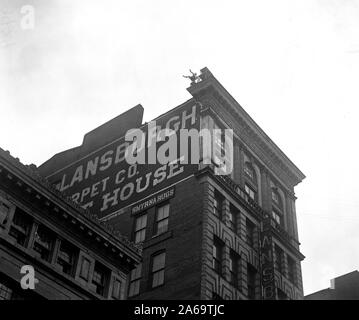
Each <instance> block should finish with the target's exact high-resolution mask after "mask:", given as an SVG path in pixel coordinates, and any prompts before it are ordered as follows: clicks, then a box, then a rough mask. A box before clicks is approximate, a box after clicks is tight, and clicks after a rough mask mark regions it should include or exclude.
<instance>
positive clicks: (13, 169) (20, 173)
mask: <svg viewBox="0 0 359 320" xmlns="http://www.w3.org/2000/svg"><path fill="white" fill-rule="evenodd" d="M0 173H3V174H4V175H5V176H6V178H8V179H10V180H14V179H17V180H18V182H17V184H18V185H19V186H21V187H23V188H24V189H25V190H26V191H27V192H28V193H30V194H33V195H34V196H35V197H36V198H37V199H38V200H40V199H43V200H44V203H45V205H46V206H50V205H51V206H53V210H54V212H55V213H56V214H58V217H59V218H60V219H63V220H68V219H70V220H71V221H72V223H73V224H78V225H79V226H80V228H81V230H87V234H89V235H91V236H92V237H94V239H96V240H97V242H100V243H102V244H103V245H104V247H106V248H109V247H112V249H111V250H112V252H114V253H115V252H116V251H117V252H118V251H120V252H119V254H120V256H122V257H124V255H126V256H127V257H128V259H131V260H133V261H135V262H137V263H138V262H139V261H140V259H141V258H140V255H141V247H139V246H137V245H135V244H133V243H132V242H131V241H129V240H128V239H127V237H125V236H123V235H121V234H120V233H119V232H118V231H116V230H115V229H114V228H113V227H112V226H111V225H110V224H108V223H106V222H103V221H99V219H98V218H97V216H96V215H95V214H92V213H90V211H89V210H86V209H83V208H82V207H80V206H79V205H78V204H77V203H75V202H74V201H72V199H71V198H69V197H67V196H65V195H64V194H63V193H62V192H60V191H59V190H57V189H56V188H55V187H54V186H53V185H52V184H50V183H49V182H48V181H47V180H46V179H44V178H43V177H42V176H40V175H39V174H38V173H37V171H36V170H35V167H34V166H33V165H31V166H26V165H24V164H22V163H21V162H20V160H19V159H17V158H14V157H12V156H11V154H10V152H8V151H4V150H3V149H1V148H0Z"/></svg>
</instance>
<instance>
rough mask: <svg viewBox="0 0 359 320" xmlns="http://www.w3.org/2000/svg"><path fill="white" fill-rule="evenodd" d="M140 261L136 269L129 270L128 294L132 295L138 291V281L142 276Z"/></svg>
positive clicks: (139, 281)
mask: <svg viewBox="0 0 359 320" xmlns="http://www.w3.org/2000/svg"><path fill="white" fill-rule="evenodd" d="M141 274H142V263H140V264H139V265H138V266H137V268H136V269H133V270H132V271H131V276H130V285H129V289H128V296H129V297H133V296H135V295H137V294H139V293H140V283H141V277H142V275H141Z"/></svg>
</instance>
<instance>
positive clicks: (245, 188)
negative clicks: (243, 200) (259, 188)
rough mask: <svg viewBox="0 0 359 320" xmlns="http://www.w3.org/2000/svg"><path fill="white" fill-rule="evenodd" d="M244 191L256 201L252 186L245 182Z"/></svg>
mask: <svg viewBox="0 0 359 320" xmlns="http://www.w3.org/2000/svg"><path fill="white" fill-rule="evenodd" d="M244 191H245V192H246V194H247V195H248V196H249V198H250V199H252V200H253V201H256V192H255V191H254V189H253V188H252V187H250V186H249V185H248V184H245V185H244Z"/></svg>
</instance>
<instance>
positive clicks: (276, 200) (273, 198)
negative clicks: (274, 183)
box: [272, 189, 282, 208]
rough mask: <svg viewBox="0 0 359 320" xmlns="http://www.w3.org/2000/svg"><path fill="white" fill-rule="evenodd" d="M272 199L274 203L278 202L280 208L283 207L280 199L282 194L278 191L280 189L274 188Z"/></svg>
mask: <svg viewBox="0 0 359 320" xmlns="http://www.w3.org/2000/svg"><path fill="white" fill-rule="evenodd" d="M272 201H273V203H274V204H276V205H277V206H278V207H279V208H281V207H282V206H281V200H280V195H279V193H278V191H276V190H274V189H272Z"/></svg>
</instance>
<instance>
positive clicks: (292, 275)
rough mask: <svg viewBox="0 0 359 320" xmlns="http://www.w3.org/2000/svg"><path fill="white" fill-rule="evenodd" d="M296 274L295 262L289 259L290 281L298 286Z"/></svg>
mask: <svg viewBox="0 0 359 320" xmlns="http://www.w3.org/2000/svg"><path fill="white" fill-rule="evenodd" d="M296 273H297V270H296V265H295V261H294V260H293V259H292V258H291V257H288V279H289V281H290V282H292V283H293V284H296V281H297V277H296Z"/></svg>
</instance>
